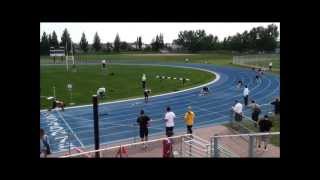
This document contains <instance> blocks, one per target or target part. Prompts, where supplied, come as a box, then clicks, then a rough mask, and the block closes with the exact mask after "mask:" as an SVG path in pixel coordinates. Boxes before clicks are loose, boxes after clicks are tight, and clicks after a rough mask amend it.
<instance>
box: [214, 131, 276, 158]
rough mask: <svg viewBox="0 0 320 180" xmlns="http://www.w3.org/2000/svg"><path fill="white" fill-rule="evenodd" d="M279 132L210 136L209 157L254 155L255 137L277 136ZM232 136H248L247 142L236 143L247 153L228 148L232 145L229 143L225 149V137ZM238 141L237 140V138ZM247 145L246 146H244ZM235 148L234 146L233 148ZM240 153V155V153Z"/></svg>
mask: <svg viewBox="0 0 320 180" xmlns="http://www.w3.org/2000/svg"><path fill="white" fill-rule="evenodd" d="M279 135H280V132H270V133H269V132H268V133H249V134H233V135H214V136H212V137H210V147H211V157H256V145H257V141H256V140H257V139H261V138H262V136H265V137H266V136H268V137H267V138H270V136H279ZM234 137H248V138H249V142H248V143H243V144H242V145H241V144H238V145H239V147H240V148H242V150H243V149H244V148H247V149H245V152H247V154H243V153H242V154H241V153H237V152H236V150H233V151H232V150H230V149H232V146H231V145H229V147H230V148H229V149H226V148H225V147H226V146H227V145H226V144H227V143H226V142H223V140H225V139H229V138H234ZM237 141H238V143H239V140H238V139H237ZM244 146H247V147H244ZM239 147H238V148H239ZM235 149H236V148H235ZM240 154H241V155H240ZM275 156H280V154H275Z"/></svg>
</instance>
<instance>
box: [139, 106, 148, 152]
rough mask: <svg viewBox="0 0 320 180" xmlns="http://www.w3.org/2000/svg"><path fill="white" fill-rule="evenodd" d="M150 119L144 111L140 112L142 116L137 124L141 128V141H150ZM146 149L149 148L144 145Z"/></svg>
mask: <svg viewBox="0 0 320 180" xmlns="http://www.w3.org/2000/svg"><path fill="white" fill-rule="evenodd" d="M149 121H150V118H149V117H148V116H146V115H145V114H144V111H143V110H141V111H140V116H139V117H138V119H137V123H138V124H139V127H140V138H141V141H142V142H143V141H148V133H149V131H148V126H149ZM144 148H147V146H146V145H145V144H144Z"/></svg>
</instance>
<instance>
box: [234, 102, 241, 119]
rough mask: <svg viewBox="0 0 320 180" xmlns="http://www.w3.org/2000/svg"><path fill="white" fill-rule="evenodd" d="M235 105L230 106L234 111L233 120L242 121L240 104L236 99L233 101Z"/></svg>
mask: <svg viewBox="0 0 320 180" xmlns="http://www.w3.org/2000/svg"><path fill="white" fill-rule="evenodd" d="M235 103H236V104H235V105H234V106H232V110H233V112H234V113H235V116H234V118H235V121H237V122H240V121H242V104H241V103H240V102H238V100H236V101H235Z"/></svg>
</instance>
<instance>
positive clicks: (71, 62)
mask: <svg viewBox="0 0 320 180" xmlns="http://www.w3.org/2000/svg"><path fill="white" fill-rule="evenodd" d="M66 49H68V44H67V43H66ZM73 50H74V49H73V46H72V42H71V56H69V54H68V51H67V55H66V67H67V72H68V71H69V69H70V65H71V67H72V69H73V70H75V66H76V64H75V61H74V56H73Z"/></svg>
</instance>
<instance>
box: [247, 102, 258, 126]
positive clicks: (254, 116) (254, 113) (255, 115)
mask: <svg viewBox="0 0 320 180" xmlns="http://www.w3.org/2000/svg"><path fill="white" fill-rule="evenodd" d="M248 107H250V108H252V114H251V118H252V120H254V121H255V122H256V123H254V126H255V127H257V123H258V120H259V114H260V113H261V107H260V105H259V104H257V103H256V102H255V101H254V100H252V101H251V104H249V105H248Z"/></svg>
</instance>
